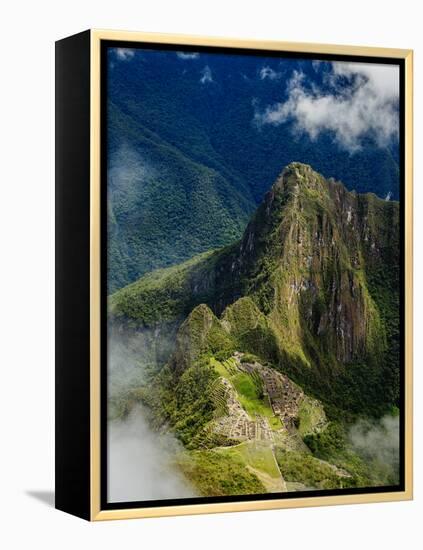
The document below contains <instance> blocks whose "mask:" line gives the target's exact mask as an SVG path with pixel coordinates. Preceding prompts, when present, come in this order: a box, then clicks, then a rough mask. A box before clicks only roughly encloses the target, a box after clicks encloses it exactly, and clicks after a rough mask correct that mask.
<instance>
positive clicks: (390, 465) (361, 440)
mask: <svg viewBox="0 0 423 550" xmlns="http://www.w3.org/2000/svg"><path fill="white" fill-rule="evenodd" d="M399 420H400V419H399V416H391V415H386V416H384V417H382V418H381V419H380V420H379V421H377V422H376V421H370V420H367V419H366V420H360V421H358V422H357V423H356V424H354V426H353V427H352V428H351V429H350V431H349V438H350V441H351V444H352V446H353V448H354V450H355V451H356V452H357V453H358V454H359V455H360V456H361V457H362V458H363V459H364V460H365V461H366V462H367V463H369V464H371V465H372V466H373V467H374V468H375V469H377V470H378V474H379V476H380V475H382V476H383V477H384V478H385V482H386V483H388V484H397V483H398V482H399V467H400V445H399V444H400V424H399Z"/></svg>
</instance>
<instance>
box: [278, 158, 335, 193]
mask: <svg viewBox="0 0 423 550" xmlns="http://www.w3.org/2000/svg"><path fill="white" fill-rule="evenodd" d="M306 189H314V190H315V191H317V190H319V191H325V190H327V182H326V180H325V178H324V177H323V176H322V175H321V174H319V173H318V172H315V171H314V170H313V168H312V167H311V166H310V165H309V164H303V163H302V162H291V163H290V164H288V165H287V166H285V168H284V169H283V170H282V172H281V173H280V175H279V177H278V178H277V179H276V181H275V183H274V184H273V186H272V188H271V191H270V193H272V192H273V193H278V192H281V191H282V192H293V193H294V194H295V195H297V194H298V193H300V192H301V191H303V190H306Z"/></svg>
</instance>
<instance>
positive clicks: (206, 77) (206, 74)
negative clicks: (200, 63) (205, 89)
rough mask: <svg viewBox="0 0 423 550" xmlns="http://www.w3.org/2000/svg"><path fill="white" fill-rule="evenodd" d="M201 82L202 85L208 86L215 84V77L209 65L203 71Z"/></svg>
mask: <svg viewBox="0 0 423 550" xmlns="http://www.w3.org/2000/svg"><path fill="white" fill-rule="evenodd" d="M200 82H201V84H206V83H207V82H213V75H212V72H211V69H210V67H209V66H208V65H206V66H205V67H204V69H203V70H202V71H201V78H200Z"/></svg>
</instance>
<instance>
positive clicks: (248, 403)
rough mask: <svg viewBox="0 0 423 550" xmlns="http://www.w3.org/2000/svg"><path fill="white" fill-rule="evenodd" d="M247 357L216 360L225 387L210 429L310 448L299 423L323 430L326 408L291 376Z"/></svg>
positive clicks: (221, 388)
mask: <svg viewBox="0 0 423 550" xmlns="http://www.w3.org/2000/svg"><path fill="white" fill-rule="evenodd" d="M243 359H244V354H242V353H239V352H236V353H235V354H234V355H233V357H231V358H230V359H228V360H227V361H223V362H220V361H217V360H216V359H211V362H212V365H213V367H214V368H215V370H216V371H217V372H218V374H219V375H220V378H219V385H220V386H219V391H216V392H215V399H216V404H217V405H218V406H217V407H216V417H215V419H214V421H213V422H212V426H211V427H209V429H210V428H211V430H212V431H213V432H214V433H216V434H219V435H222V436H225V437H227V438H229V439H230V440H234V441H251V440H255V441H267V442H268V443H270V444H279V445H283V446H285V447H287V448H292V449H295V450H301V451H307V448H306V446H305V445H304V443H303V441H302V437H301V435H300V433H299V431H298V429H297V427H296V424H299V425H300V428H301V424H304V425H307V430H308V431H313V430H315V429H319V428H321V427H322V426H324V424H325V423H326V417H325V415H324V411H323V408H322V407H321V406H320V407H319V406H318V405H317V403H318V402H314V401H313V400H311V399H310V398H308V397H306V396H305V395H304V392H303V391H302V389H301V388H299V387H298V386H297V385H296V384H294V383H293V382H292V381H291V380H290V379H289V378H288V377H287V376H285V375H283V374H282V373H280V372H278V371H276V370H275V369H272V368H270V367H266V366H264V365H262V364H260V363H258V362H257V361H254V362H246V361H243ZM307 430H302V432H304V431H307ZM302 435H303V434H302Z"/></svg>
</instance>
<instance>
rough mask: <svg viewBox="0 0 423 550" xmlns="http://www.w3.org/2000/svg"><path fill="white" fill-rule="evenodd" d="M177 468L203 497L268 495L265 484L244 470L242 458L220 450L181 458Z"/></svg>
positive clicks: (197, 452) (200, 452) (191, 454)
mask: <svg viewBox="0 0 423 550" xmlns="http://www.w3.org/2000/svg"><path fill="white" fill-rule="evenodd" d="M177 464H178V466H179V468H180V469H181V470H182V472H183V473H184V475H185V476H186V478H187V479H188V480H189V481H190V482H191V483H192V484H193V485H194V486H195V487H196V489H197V490H198V491H199V492H200V494H202V495H204V496H224V495H243V494H263V493H266V488H265V486H264V485H263V483H262V482H261V481H260V480H259V478H258V477H257V475H256V474H255V473H253V472H252V471H250V470H249V469H248V468H246V467H245V461H244V460H243V458H242V457H241V456H236V455H234V454H228V453H226V452H221V451H219V450H210V451H192V452H191V453H189V454H184V455H182V456H181V457H179V459H178V462H177Z"/></svg>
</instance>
